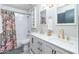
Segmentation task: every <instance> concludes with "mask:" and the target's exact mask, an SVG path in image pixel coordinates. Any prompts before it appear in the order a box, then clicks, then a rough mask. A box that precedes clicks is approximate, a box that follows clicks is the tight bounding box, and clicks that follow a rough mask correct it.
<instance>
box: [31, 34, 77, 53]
mask: <svg viewBox="0 0 79 59" xmlns="http://www.w3.org/2000/svg"><path fill="white" fill-rule="evenodd" d="M31 35H34V36H36V37H38V38H40V39H42V40H45V41H47V42H49V43H52V44H54V45H56V46H58V47H60V48H62V49H65V50H67V51H69V52H72V53H78V39H77V38H74V37H73V38H70V39H69V40H65V39H60V38H58V35H57V34H53V35H52V36H47V35H45V34H40V33H31Z"/></svg>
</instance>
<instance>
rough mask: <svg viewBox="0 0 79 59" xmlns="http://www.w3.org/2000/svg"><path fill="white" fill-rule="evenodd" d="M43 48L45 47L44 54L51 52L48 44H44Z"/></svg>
mask: <svg viewBox="0 0 79 59" xmlns="http://www.w3.org/2000/svg"><path fill="white" fill-rule="evenodd" d="M44 48H45V51H44V53H45V54H52V48H51V47H50V46H47V45H44Z"/></svg>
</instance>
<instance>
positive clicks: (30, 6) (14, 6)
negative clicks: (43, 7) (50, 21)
mask: <svg viewBox="0 0 79 59" xmlns="http://www.w3.org/2000/svg"><path fill="white" fill-rule="evenodd" d="M4 5H5V6H9V7H13V8H17V9H21V10H28V9H31V8H33V7H34V6H35V4H4Z"/></svg>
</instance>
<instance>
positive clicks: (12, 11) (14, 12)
mask: <svg viewBox="0 0 79 59" xmlns="http://www.w3.org/2000/svg"><path fill="white" fill-rule="evenodd" d="M1 9H4V8H1ZM4 10H7V11H12V12H14V13H19V14H24V15H31V14H27V13H22V12H17V11H13V10H8V9H4Z"/></svg>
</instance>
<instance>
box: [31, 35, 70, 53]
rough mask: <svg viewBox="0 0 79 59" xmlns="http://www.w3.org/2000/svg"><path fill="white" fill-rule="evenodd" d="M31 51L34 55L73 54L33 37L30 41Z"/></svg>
mask: <svg viewBox="0 0 79 59" xmlns="http://www.w3.org/2000/svg"><path fill="white" fill-rule="evenodd" d="M30 47H31V51H32V52H33V53H34V54H70V53H71V52H69V51H66V50H65V49H62V48H60V47H58V46H55V45H54V44H51V43H50V42H47V41H45V40H43V39H40V38H38V37H35V36H33V35H31V40H30Z"/></svg>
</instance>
